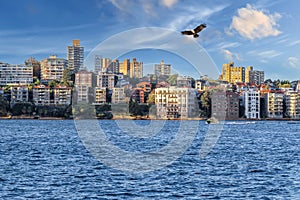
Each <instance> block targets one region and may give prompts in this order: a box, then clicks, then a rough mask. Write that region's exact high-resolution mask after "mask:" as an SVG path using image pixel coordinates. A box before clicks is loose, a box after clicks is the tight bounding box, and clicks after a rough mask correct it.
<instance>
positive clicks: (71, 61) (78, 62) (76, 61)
mask: <svg viewBox="0 0 300 200" xmlns="http://www.w3.org/2000/svg"><path fill="white" fill-rule="evenodd" d="M67 60H68V68H69V69H70V71H71V72H73V73H76V72H77V71H79V70H81V69H83V68H84V47H82V46H80V40H73V45H72V46H68V47H67Z"/></svg>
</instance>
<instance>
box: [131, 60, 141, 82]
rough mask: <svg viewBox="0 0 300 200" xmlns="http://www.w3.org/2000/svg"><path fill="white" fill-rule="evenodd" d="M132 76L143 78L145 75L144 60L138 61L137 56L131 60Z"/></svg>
mask: <svg viewBox="0 0 300 200" xmlns="http://www.w3.org/2000/svg"><path fill="white" fill-rule="evenodd" d="M129 73H130V74H129V77H130V78H142V77H143V62H138V61H137V59H136V58H133V59H132V62H130V70H129Z"/></svg>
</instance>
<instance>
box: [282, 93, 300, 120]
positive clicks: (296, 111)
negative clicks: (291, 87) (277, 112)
mask: <svg viewBox="0 0 300 200" xmlns="http://www.w3.org/2000/svg"><path fill="white" fill-rule="evenodd" d="M284 101H285V105H286V109H285V115H286V117H289V118H292V119H299V118H300V92H296V91H287V92H286V93H285V96H284Z"/></svg>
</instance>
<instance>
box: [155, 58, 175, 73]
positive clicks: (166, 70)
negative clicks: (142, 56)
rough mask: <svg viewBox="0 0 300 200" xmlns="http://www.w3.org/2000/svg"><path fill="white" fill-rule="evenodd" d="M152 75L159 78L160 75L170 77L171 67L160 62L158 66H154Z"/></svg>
mask: <svg viewBox="0 0 300 200" xmlns="http://www.w3.org/2000/svg"><path fill="white" fill-rule="evenodd" d="M154 74H155V75H156V76H157V77H159V76H160V75H167V76H169V75H171V65H170V64H165V62H164V61H163V60H162V61H161V62H160V64H155V65H154Z"/></svg>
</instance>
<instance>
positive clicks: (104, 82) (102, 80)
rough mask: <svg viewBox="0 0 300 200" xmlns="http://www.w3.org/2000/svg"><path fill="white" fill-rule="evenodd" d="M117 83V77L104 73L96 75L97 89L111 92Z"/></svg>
mask: <svg viewBox="0 0 300 200" xmlns="http://www.w3.org/2000/svg"><path fill="white" fill-rule="evenodd" d="M117 82H118V75H116V74H111V73H106V72H99V73H98V75H97V86H98V87H106V88H108V89H110V90H112V89H113V88H114V87H115V86H116V84H117Z"/></svg>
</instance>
